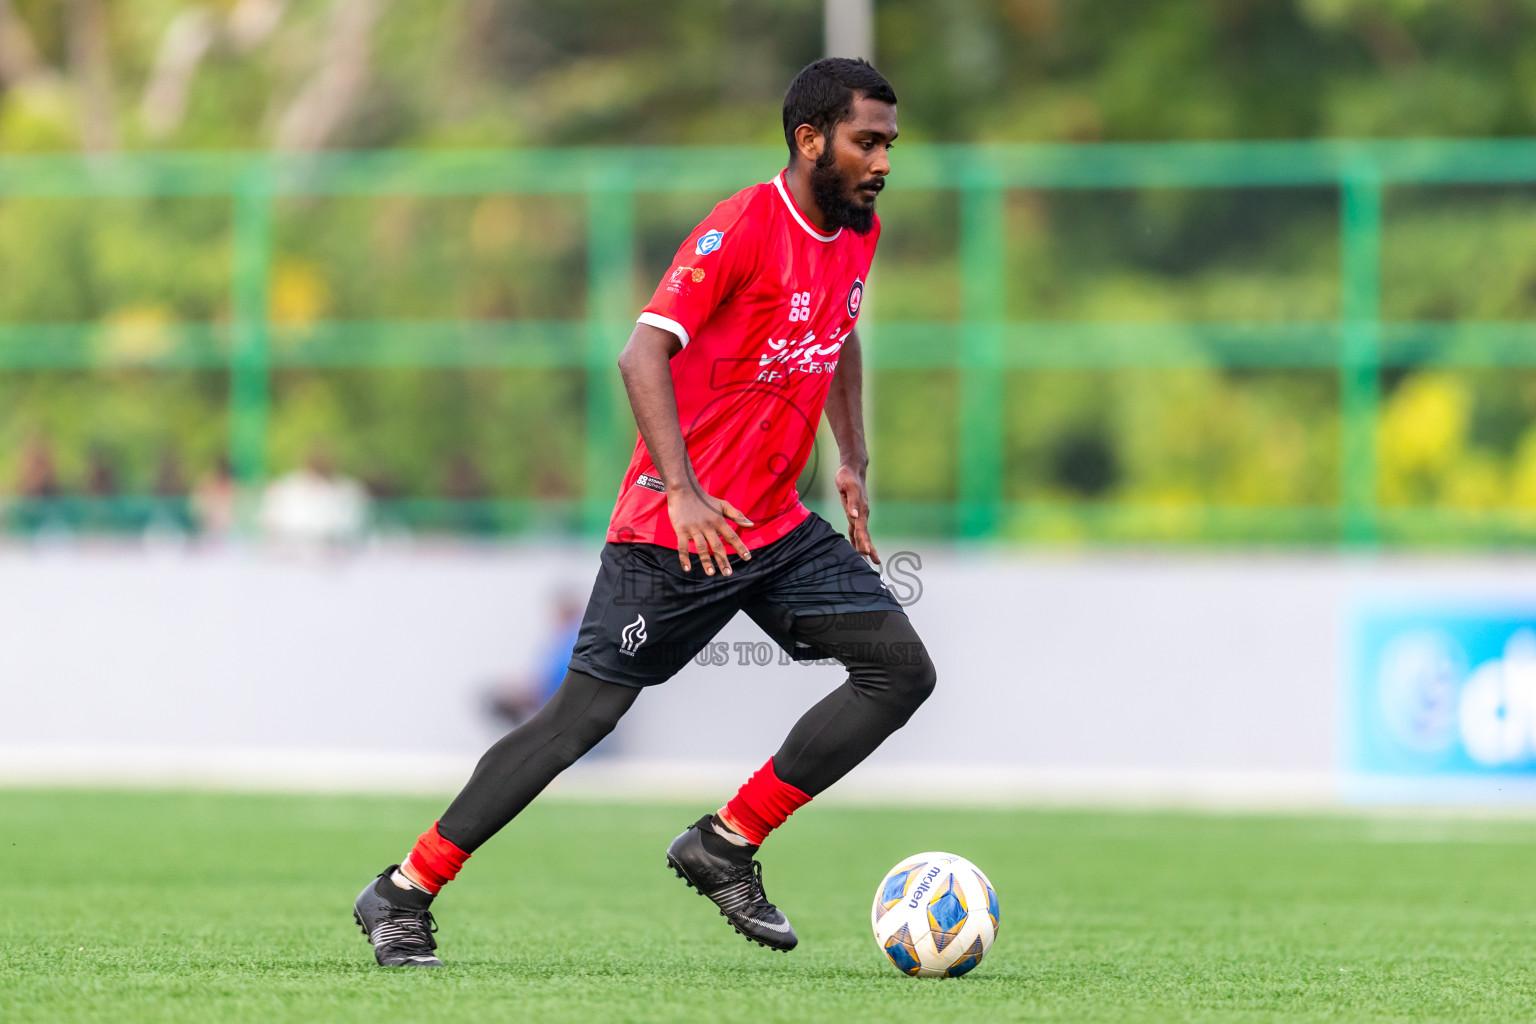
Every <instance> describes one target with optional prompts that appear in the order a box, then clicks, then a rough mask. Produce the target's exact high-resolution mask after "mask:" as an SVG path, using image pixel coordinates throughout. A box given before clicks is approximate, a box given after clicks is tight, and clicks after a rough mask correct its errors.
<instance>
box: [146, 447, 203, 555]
mask: <svg viewBox="0 0 1536 1024" xmlns="http://www.w3.org/2000/svg"><path fill="white" fill-rule="evenodd" d="M150 490H151V492H152V493H153V495H154V501H153V502H152V503H151V505H150V509H149V519H148V522H147V523H146V524H145V527H144V532H145V537H146V539H149V538H153V537H166V538H177V539H180V538H184V537H186V535H187V534H189V533H191V532H192V530H193V526H194V523H193V519H192V510H191V508H190V503H189V502H188V500H187V481H186V477H185V476H184V475H183V473H182V471H181V456H180V455H179V454H178V453H177V451H176V449H175V448H174V447H173V446H170V445H167V446H166V447H164V448H162V449H160V457H159V459H157V460H156V462H155V478H154V482H153V483H152V484H151V487H150Z"/></svg>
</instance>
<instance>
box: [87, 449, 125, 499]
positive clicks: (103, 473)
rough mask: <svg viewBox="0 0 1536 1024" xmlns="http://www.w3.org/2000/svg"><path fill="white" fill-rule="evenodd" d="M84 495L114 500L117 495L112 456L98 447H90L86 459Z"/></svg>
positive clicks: (115, 469)
mask: <svg viewBox="0 0 1536 1024" xmlns="http://www.w3.org/2000/svg"><path fill="white" fill-rule="evenodd" d="M85 493H86V496H87V497H91V498H115V497H117V494H118V488H117V467H116V466H115V465H113V463H112V454H111V453H110V452H108V451H107V450H106V449H105V448H103V447H101V446H100V445H92V446H91V452H90V455H88V456H87V457H86V465H85Z"/></svg>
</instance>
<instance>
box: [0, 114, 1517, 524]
mask: <svg viewBox="0 0 1536 1024" xmlns="http://www.w3.org/2000/svg"><path fill="white" fill-rule="evenodd" d="M781 162H782V153H781V151H780V150H778V149H774V148H690V149H650V150H647V149H614V150H605V149H588V150H566V151H528V152H411V153H405V152H388V153H339V154H322V155H312V156H308V155H307V156H283V157H278V156H270V155H236V154H145V155H131V156H113V157H91V158H81V157H75V156H11V157H4V158H0V199H4V198H11V197H78V198H97V197H113V196H203V197H227V198H228V199H229V201H230V202H231V203H232V204H233V224H234V259H233V275H232V277H233V279H232V280H231V282H230V289H231V308H232V310H233V318H232V322H231V323H229V324H214V323H210V324H189V325H183V326H182V328H181V329H180V330H179V331H178V334H177V337H178V339H179V340H178V342H177V344H176V345H175V346H174V347H173V348H171V349H169V350H166V351H163V352H156V353H153V354H149V355H144V354H138V355H134V354H114V353H111V352H105V353H104V352H102V351H100V350H99V347H98V346H97V345H95V343H94V340H93V339H94V338H95V333H96V331H95V327H94V326H93V325H90V324H80V325H13V326H0V370H3V369H14V368H24V367H25V368H40V367H56V368H90V367H102V366H112V365H143V366H151V367H166V368H172V367H212V368H227V370H228V372H229V374H230V414H231V415H230V421H231V428H230V433H229V454H230V458H231V462H232V464H233V466H234V467H235V471H236V474H237V477H238V478H239V479H241V480H242V481H244V482H246V483H250V484H255V483H258V482H259V481H261V480H262V479H263V478H264V477H265V475H266V473H267V469H268V467H267V463H266V438H267V431H268V421H269V418H270V410H271V385H270V380H271V375H272V372H273V371H274V369H280V368H283V367H293V366H308V367H340V366H356V367H365V366H420V367H431V366H438V367H441V366H455V367H478V366H485V367H491V366H495V367H565V368H583V369H585V371H586V372H587V373H588V374H589V375H590V376H589V378H588V380H589V386H588V388H587V390H586V394H587V409H586V422H585V437H586V456H587V457H586V464H585V481H586V494H585V497H584V498H583V499H582V500H581V502H580V516H581V520H582V522H583V523H584V524H585V526H586V527H587V528H589V529H598V528H600V527H601V525H602V524H603V523H604V522H605V521H606V517H607V514H608V511H609V507H610V503H611V500H612V495H613V493H614V487H615V482H616V480H617V479H618V476H619V474H620V472H621V470H622V466H623V464H624V460H625V459H626V457H627V454H628V448H629V445H630V443H631V440H632V433H631V430H632V426H631V424H630V423H629V420H628V417H627V414H626V413H625V410H624V408H623V405H622V403H623V395H622V391H621V390H619V388H618V385H617V380H616V374H615V373H614V372H613V360H614V357H615V355H616V354H617V351H618V349H619V348H620V347H621V346H622V344H623V342H624V340H625V338H626V337H627V336H628V334H629V330H630V325H631V324H632V322H633V317H634V313H635V308H634V296H633V294H632V288H633V281H634V279H635V276H636V268H635V260H636V240H635V215H634V211H635V196H636V194H637V193H668V192H713V193H718V194H720V195H725V194H728V193H729V192H731V191H734V190H735V189H738V188H740V187H742V186H744V185H746V184H749V183H751V182H754V181H761V180H765V179H766V178H767V177H768V176H769V175H770V174H772V173H773V172H774V171H775V170H776V168H777V167H779V166H780V165H781ZM899 174H900V182H899V183H900V186H901V188H902V190H903V191H907V190H942V191H957V192H958V193H959V195H960V243H959V250H960V251H959V261H960V271H961V281H962V285H961V288H962V294H961V317H960V319H959V320H958V321H956V322H946V323H912V322H893V321H884V322H878V321H877V322H876V323H874V324H870V325H867V328H868V329H867V331H866V335H867V336H868V337H869V338H870V339H871V341H870V344H869V345H868V349H869V351H868V353H867V356H866V360H867V363H868V365H870V366H871V367H872V368H873V369H876V370H884V369H920V368H944V369H950V370H956V371H958V374H959V382H960V383H959V387H960V401H959V408H960V422H959V431H958V437H959V445H960V451H959V492H958V500H957V501H956V502H954V503H937V504H928V505H921V504H918V503H907V504H906V505H901V504H900V503H893V504H891V505H889V506H882V509H881V512H882V514H884V515H886V516H887V517H888V518H887V520H886V521H887V522H890V523H893V524H894V525H895V527H896V528H897V529H902V528H907V529H914V530H915V529H923V528H925V527H926V528H928V529H933V530H937V531H940V532H953V533H956V534H958V535H960V536H963V537H973V538H985V537H990V536H995V535H997V534H998V533H999V532H1000V531H1006V529H1007V527H1008V525H1009V524H1012V525H1013V526H1014V527H1017V526H1018V524H1020V523H1026V524H1027V523H1028V521H1029V519H1030V516H1031V515H1032V514H1034V513H1035V511H1036V510H1033V509H1031V508H1030V507H1029V506H1027V505H1021V504H1018V503H1010V502H1008V501H1006V500H1005V494H1004V487H1003V478H1004V472H1003V469H1004V458H1003V419H1004V401H1005V394H1004V385H1003V376H1002V373H1001V372H1000V371H1003V370H1009V369H1025V368H1042V367H1095V368H1107V367H1170V366H1184V365H1218V366H1231V367H1257V368H1295V367H1303V368H1312V369H1318V368H1332V369H1334V370H1336V372H1337V373H1338V376H1339V385H1340V387H1339V394H1340V396H1341V399H1340V400H1341V405H1342V408H1341V414H1342V415H1341V425H1342V428H1341V445H1342V451H1341V460H1340V464H1341V467H1342V468H1341V472H1342V479H1341V481H1340V488H1339V493H1340V501H1339V504H1338V505H1337V506H1336V507H1303V508H1283V509H1274V508H1268V509H1266V508H1239V507H1228V508H1212V507H1202V508H1193V509H1176V510H1148V509H1137V508H1133V507H1126V506H1118V505H1113V504H1106V505H1091V506H1085V507H1084V514H1085V515H1086V516H1087V518H1088V519H1089V520H1090V521H1097V522H1100V523H1103V524H1112V523H1113V522H1115V521H1117V520H1124V519H1126V518H1127V517H1136V516H1146V515H1151V516H1154V517H1155V516H1174V517H1176V518H1182V519H1183V520H1185V521H1189V520H1190V519H1191V517H1193V521H1194V522H1195V523H1196V526H1195V528H1194V531H1193V532H1194V533H1195V534H1197V535H1202V536H1206V537H1213V538H1218V539H1219V538H1222V537H1230V538H1232V539H1239V540H1241V539H1245V538H1248V539H1252V537H1254V536H1274V537H1285V536H1289V535H1292V534H1294V536H1296V537H1298V538H1302V539H1306V538H1313V539H1315V538H1317V537H1320V536H1331V537H1334V538H1336V539H1338V540H1340V541H1343V542H1345V543H1349V544H1367V545H1368V544H1372V543H1376V542H1378V540H1380V539H1382V538H1383V536H1384V525H1391V523H1392V522H1395V523H1397V524H1398V525H1402V524H1403V523H1408V524H1411V523H1413V522H1415V521H1423V520H1425V519H1426V518H1435V517H1439V520H1437V521H1441V520H1444V521H1449V520H1446V517H1451V519H1452V520H1454V519H1456V517H1457V516H1458V515H1460V516H1461V519H1460V521H1459V522H1458V523H1453V524H1452V525H1460V526H1461V527H1464V528H1465V530H1466V531H1467V535H1468V536H1469V537H1476V538H1482V539H1491V540H1499V539H1516V538H1523V537H1527V536H1533V535H1536V521H1533V520H1532V519H1531V518H1530V517H1528V516H1527V515H1526V514H1525V513H1524V512H1523V511H1521V510H1506V511H1505V512H1503V513H1499V514H1496V515H1492V514H1486V513H1480V514H1474V513H1465V514H1459V513H1455V512H1451V511H1443V510H1442V511H1436V510H1423V509H1421V510H1412V509H1391V510H1383V509H1382V508H1381V507H1380V506H1379V504H1378V501H1377V496H1376V486H1377V484H1376V481H1377V471H1376V441H1375V436H1376V435H1375V431H1376V423H1377V413H1378V406H1379V404H1380V397H1381V386H1380V381H1381V374H1382V371H1383V369H1384V368H1389V367H1401V366H1409V365H1427V364H1442V365H1459V366H1536V325H1532V324H1526V323H1466V322H1459V323H1458V322H1445V323H1383V322H1382V320H1381V316H1380V261H1381V225H1382V194H1383V189H1384V188H1386V187H1388V186H1392V185H1404V184H1441V185H1447V184H1494V183H1514V182H1536V141H1532V142H1528V141H1467V142H1447V141H1394V142H1298V143H1208V144H1205V143H1202V144H1146V145H1094V146H1055V145H1041V146H1035V145H999V146H915V145H914V146H907V147H904V148H903V149H902V151H901V153H900V159H899ZM1148 187H1158V188H1193V189H1200V188H1239V187H1327V188H1336V189H1338V191H1339V195H1340V200H1341V201H1340V211H1341V215H1340V218H1339V233H1340V237H1339V247H1340V257H1341V258H1340V267H1341V270H1340V273H1341V278H1342V279H1341V281H1340V287H1341V295H1342V303H1341V313H1340V316H1339V318H1338V319H1337V320H1336V321H1330V322H1302V323H1298V322H1270V323H1201V324H1143V323H1038V322H1029V323H1026V322H1014V321H1010V320H1009V319H1008V318H1007V316H1006V309H1005V294H1006V288H1005V276H1004V275H1005V272H1004V268H1005V266H1006V263H1007V261H1006V258H1005V256H1006V253H1005V248H1006V241H1007V239H1006V218H1005V215H1004V214H1005V200H1006V197H1007V195H1008V192H1009V191H1010V190H1017V189H1047V190H1053V189H1134V188H1148ZM489 194H524V195H550V194H564V195H579V196H581V197H583V198H584V200H585V203H586V210H587V216H586V221H587V225H588V228H587V231H588V239H587V241H588V246H587V253H588V268H587V269H588V274H587V303H586V316H585V319H584V320H580V321H555V322H550V321H503V322H484V321H478V322H467V321H450V322H419V321H413V322H398V321H396V322H329V323H321V324H318V325H315V326H313V327H312V328H309V329H308V330H307V331H306V336H305V338H304V340H303V343H302V344H296V345H292V346H287V345H283V346H278V345H274V344H273V339H274V331H276V330H277V329H278V328H277V327H276V326H275V325H273V324H270V323H269V322H268V319H267V309H268V293H269V287H270V270H271V265H272V255H273V222H274V202H275V201H276V200H278V199H279V198H282V197H293V196H344V195H349V196H386V195H413V196H451V195H489ZM1281 523H1286V524H1300V526H1299V527H1298V528H1297V529H1296V530H1294V531H1291V530H1288V529H1286V528H1274V527H1275V525H1276V524H1281ZM1106 530H1107V531H1108V532H1110V533H1113V532H1114V531H1113V530H1112V529H1110V528H1109V527H1108V526H1106ZM1385 536H1386V537H1387V538H1388V539H1390V538H1391V537H1392V536H1393V532H1392V531H1391V530H1386V531H1385Z"/></svg>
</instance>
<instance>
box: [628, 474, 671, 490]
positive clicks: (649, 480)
mask: <svg viewBox="0 0 1536 1024" xmlns="http://www.w3.org/2000/svg"><path fill="white" fill-rule="evenodd" d="M634 485H635V486H636V487H644V488H645V489H646V490H648V491H662V492H665V491H666V489H667V485H666V483H665V482H664V481H663V480H662V479H661V477H659V476H651V474H649V473H641V474H640V475H639V476H637V477H635V484H634Z"/></svg>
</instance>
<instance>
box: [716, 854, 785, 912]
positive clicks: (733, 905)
mask: <svg viewBox="0 0 1536 1024" xmlns="http://www.w3.org/2000/svg"><path fill="white" fill-rule="evenodd" d="M709 898H710V899H712V900H714V901H715V903H716V904H718V905H719V907H720V913H722V914H734V913H736V912H738V911H740V910H741V909H742V908H743V907H749V908H750V909H751V910H752V911H753V912H754V916H763V915H764V914H765V913H766V912H767V911H769V910H773V909H774V906H773V904H772V903H770V902H768V893H767V892H765V891H764V889H763V862H762V861H759V860H754V861H753V862H752V874H751V877H750V878H743V879H742V880H741V881H739V882H733V883H732V884H730V885H727V886H723V887H721V888H719V889H716V890H715V891H714V892H712V893H710V894H709Z"/></svg>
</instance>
